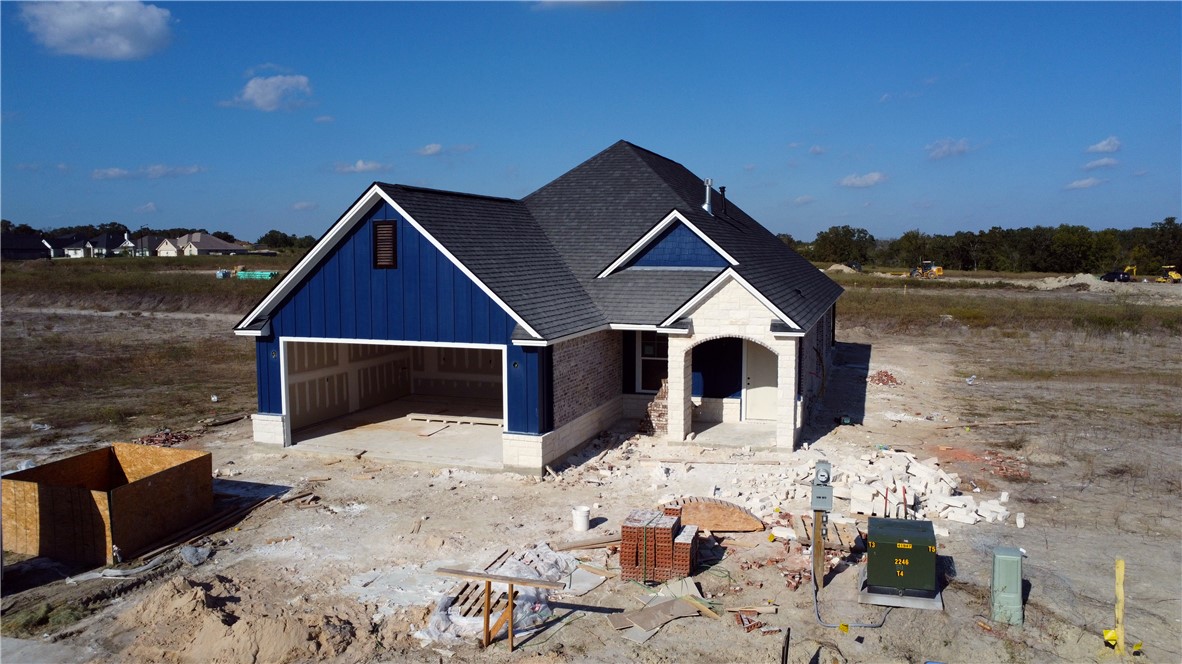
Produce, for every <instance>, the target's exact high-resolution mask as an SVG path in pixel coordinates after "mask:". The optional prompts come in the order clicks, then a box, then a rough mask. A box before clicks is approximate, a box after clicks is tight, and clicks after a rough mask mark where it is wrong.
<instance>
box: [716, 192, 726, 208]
mask: <svg viewBox="0 0 1182 664" xmlns="http://www.w3.org/2000/svg"><path fill="white" fill-rule="evenodd" d="M718 197H719V198H721V199H722V214H724V215H725V214H726V187H719V188H718Z"/></svg>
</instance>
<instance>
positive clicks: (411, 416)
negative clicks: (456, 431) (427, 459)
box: [406, 413, 503, 426]
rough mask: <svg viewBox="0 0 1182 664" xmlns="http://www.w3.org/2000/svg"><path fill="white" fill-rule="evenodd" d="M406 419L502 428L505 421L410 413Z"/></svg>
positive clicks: (493, 418) (492, 418)
mask: <svg viewBox="0 0 1182 664" xmlns="http://www.w3.org/2000/svg"><path fill="white" fill-rule="evenodd" d="M406 419H408V420H413V421H416V422H442V423H444V424H483V425H490V426H501V423H502V422H503V420H501V419H500V418H497V417H476V416H474V415H473V416H468V415H447V414H444V413H439V414H431V413H410V414H408V415H407V416H406Z"/></svg>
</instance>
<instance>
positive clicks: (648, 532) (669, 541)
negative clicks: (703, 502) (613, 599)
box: [620, 507, 698, 582]
mask: <svg viewBox="0 0 1182 664" xmlns="http://www.w3.org/2000/svg"><path fill="white" fill-rule="evenodd" d="M697 556H698V527H697V526H685V527H682V525H681V509H680V508H677V507H669V508H665V510H664V511H663V512H662V511H660V510H633V511H632V513H631V514H629V515H628V518H627V519H625V520H624V525H623V528H622V529H621V534H620V570H621V577H622V578H623V579H624V580H625V581H641V582H645V581H668V580H670V579H680V578H682V577H686V576H690V575H691V574H692V573H693V571H694V562H695V560H696V558H697Z"/></svg>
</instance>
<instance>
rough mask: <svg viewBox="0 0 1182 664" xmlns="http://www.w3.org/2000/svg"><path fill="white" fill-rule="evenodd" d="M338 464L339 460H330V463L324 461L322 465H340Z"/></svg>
mask: <svg viewBox="0 0 1182 664" xmlns="http://www.w3.org/2000/svg"><path fill="white" fill-rule="evenodd" d="M340 462H341V460H340V459H332V460H331V461H325V462H324V465H326V466H331V465H333V464H334V463H340Z"/></svg>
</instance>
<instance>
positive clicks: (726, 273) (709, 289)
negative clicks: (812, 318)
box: [661, 268, 801, 330]
mask: <svg viewBox="0 0 1182 664" xmlns="http://www.w3.org/2000/svg"><path fill="white" fill-rule="evenodd" d="M730 280H733V281H735V283H737V284H739V285H740V286H742V287H743V288H744V289H745V290H746V291H747V292H748V293H750V294H751V295H752V297H754V298H755V299H757V300H759V303H760V304H762V305H763V306H765V307H767V309H768V311H770V312H772V313H773V314H775V316H776V318H778V319H780V320H781V321H783V322H784V324H785V325H787V326H789V327H791V328H792V329H794V330H799V329H801V328H800V326H799V325H797V324H796V322H795V321H793V320H792V319H791V318H789V317H788V315H787V314H785V313H784V312H783V311H780V309H779V307H777V306H776V305H774V304H772V302H771V300H769V299H767V298H766V297H764V296H763V293H760V292H759V291H758V290H756V288H755V287H754V286H752V285H751V284H750V283H748V282H747V280H746V279H744V278H743V277H741V276H739V273H738V272H735V270H734V268H727V269H725V270H723V271H722V273H721V274H719V275H718V276H717V277H715V278H714V280H713V281H711V282H710V283H708V284H706V286H705V287H703V288H702V290H700V291H698V293H697V294H696V295H694V296H693V297H692V298H690V299H689V301H688V302H686V303H685V304H683V305H681V307H680V308H679V309H678V310H677V311H674V312H673V314H672V315H670V316H669V317H668V318H666V319H665V320H663V321H661V325H662V326H665V325H671V324H672V323H673V322H674V321H676V320H678V319H679V318H681V317H683V316H685V315H686V314H687V313H688V312H690V311H693V310H694V309H695V308H696V307H697V306H698V305H699V304H701V303H702V302H703V301H705V300H706V299H707V298H709V297H710V296H712V295H714V294H715V293H717V292H718V291H719V290H720V289H721V288H722V287H723V286H724V285H726V282H727V281H730Z"/></svg>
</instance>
